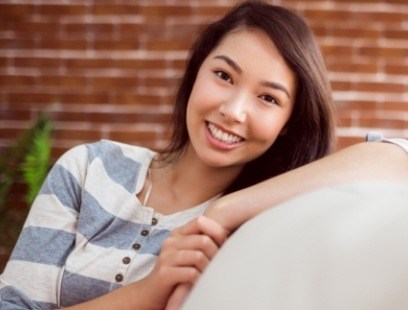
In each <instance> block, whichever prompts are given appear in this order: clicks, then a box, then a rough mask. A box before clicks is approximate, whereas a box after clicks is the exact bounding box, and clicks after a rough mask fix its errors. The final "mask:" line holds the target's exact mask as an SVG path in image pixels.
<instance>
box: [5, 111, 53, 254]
mask: <svg viewBox="0 0 408 310" xmlns="http://www.w3.org/2000/svg"><path fill="white" fill-rule="evenodd" d="M50 150H51V120H50V118H49V115H48V113H46V112H44V113H42V114H41V115H40V116H39V117H38V118H37V119H36V121H35V122H34V123H33V125H32V126H31V127H30V128H29V129H27V130H25V131H24V132H23V133H22V134H21V135H20V136H19V137H18V138H17V139H16V140H15V141H14V142H13V143H12V144H11V146H10V147H9V148H8V149H7V150H6V151H5V152H4V154H2V156H0V245H3V246H6V247H10V246H12V245H14V243H15V240H16V238H17V236H18V234H19V233H20V230H21V227H22V225H23V223H24V220H25V218H26V216H27V213H28V211H29V208H30V206H31V204H32V202H33V200H34V198H35V196H36V195H37V193H38V192H39V190H40V187H41V185H42V183H43V181H44V179H45V177H46V175H47V173H48V171H49V168H50ZM19 183H20V184H23V185H24V186H25V187H26V195H25V202H26V208H25V210H16V209H15V208H13V206H12V205H10V203H9V198H10V197H9V195H10V193H11V188H12V186H14V185H16V184H19Z"/></svg>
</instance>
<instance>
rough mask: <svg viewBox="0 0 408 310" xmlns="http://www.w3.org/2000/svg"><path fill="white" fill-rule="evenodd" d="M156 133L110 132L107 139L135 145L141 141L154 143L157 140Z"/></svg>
mask: <svg viewBox="0 0 408 310" xmlns="http://www.w3.org/2000/svg"><path fill="white" fill-rule="evenodd" d="M157 136H158V134H157V132H154V131H135V130H111V131H110V133H109V139H112V140H115V141H123V142H128V143H129V142H132V143H137V142H141V141H149V140H150V141H154V140H156V139H157Z"/></svg>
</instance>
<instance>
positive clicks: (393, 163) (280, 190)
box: [206, 142, 408, 230]
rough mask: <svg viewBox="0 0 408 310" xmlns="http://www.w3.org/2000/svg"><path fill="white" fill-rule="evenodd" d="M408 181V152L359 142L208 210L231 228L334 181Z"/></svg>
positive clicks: (211, 215)
mask: <svg viewBox="0 0 408 310" xmlns="http://www.w3.org/2000/svg"><path fill="white" fill-rule="evenodd" d="M363 180H387V181H397V182H400V181H401V182H402V181H408V154H407V153H406V152H405V151H404V150H403V149H402V148H401V147H399V146H397V145H394V144H390V143H377V142H373V143H360V144H356V145H353V146H351V147H348V148H346V149H344V150H342V151H339V152H336V153H334V154H331V155H329V156H327V157H325V158H322V159H320V160H317V161H315V162H313V163H310V164H308V165H305V166H303V167H300V168H297V169H295V170H292V171H290V172H287V173H284V174H282V175H279V176H277V177H274V178H271V179H269V180H266V181H264V182H261V183H259V184H256V185H254V186H251V187H248V188H246V189H243V190H240V191H238V192H235V193H232V194H229V195H226V196H224V197H221V198H220V199H219V200H217V201H216V202H215V203H214V205H212V206H211V207H210V208H209V210H208V211H207V212H206V215H207V216H208V217H210V218H213V219H215V220H216V221H218V222H219V223H220V224H221V225H223V226H224V227H226V228H227V229H230V230H235V229H236V228H238V227H239V226H240V225H241V224H243V223H244V222H246V221H247V220H249V219H251V218H252V217H254V216H256V215H258V214H259V213H261V212H262V211H264V210H266V209H269V208H270V207H273V206H275V205H277V204H279V203H280V202H283V201H285V200H288V199H290V198H293V197H295V196H297V195H300V194H303V193H306V192H308V191H310V190H314V189H318V188H321V187H325V186H330V185H334V184H341V183H349V182H354V181H363Z"/></svg>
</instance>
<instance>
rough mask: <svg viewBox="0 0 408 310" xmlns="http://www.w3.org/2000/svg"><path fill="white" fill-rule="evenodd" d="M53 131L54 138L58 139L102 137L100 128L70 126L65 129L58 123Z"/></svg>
mask: <svg viewBox="0 0 408 310" xmlns="http://www.w3.org/2000/svg"><path fill="white" fill-rule="evenodd" d="M54 127H56V128H53V131H52V138H53V139H56V140H83V141H97V140H100V139H102V132H101V130H100V129H99V128H96V129H95V128H94V126H93V128H92V129H86V130H85V129H78V128H70V129H64V128H59V127H58V123H56V124H55V125H54Z"/></svg>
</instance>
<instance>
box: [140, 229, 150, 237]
mask: <svg viewBox="0 0 408 310" xmlns="http://www.w3.org/2000/svg"><path fill="white" fill-rule="evenodd" d="M140 234H141V235H142V236H143V237H146V236H147V235H148V234H149V231H148V230H146V229H144V230H142V232H141V233H140Z"/></svg>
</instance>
